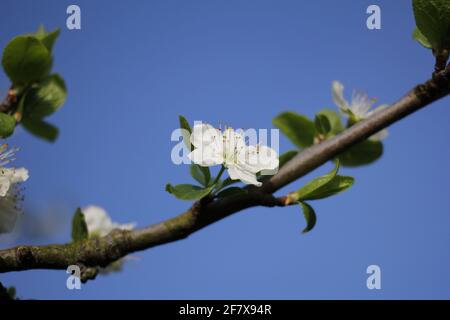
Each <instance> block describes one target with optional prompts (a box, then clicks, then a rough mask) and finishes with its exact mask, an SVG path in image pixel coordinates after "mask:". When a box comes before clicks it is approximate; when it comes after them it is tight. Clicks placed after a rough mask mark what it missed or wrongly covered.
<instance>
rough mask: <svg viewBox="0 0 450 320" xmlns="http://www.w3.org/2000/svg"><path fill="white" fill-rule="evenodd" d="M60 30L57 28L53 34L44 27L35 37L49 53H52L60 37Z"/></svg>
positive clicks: (41, 27)
mask: <svg viewBox="0 0 450 320" xmlns="http://www.w3.org/2000/svg"><path fill="white" fill-rule="evenodd" d="M60 31H61V30H60V29H59V28H56V29H55V30H53V31H51V32H47V31H45V28H44V26H40V27H39V29H38V31H37V32H36V33H35V34H34V36H35V37H36V38H37V39H38V40H40V41H41V42H42V44H43V45H44V46H45V47H46V48H47V50H48V51H49V52H52V50H53V46H54V44H55V42H56V39H57V38H58V36H59V33H60Z"/></svg>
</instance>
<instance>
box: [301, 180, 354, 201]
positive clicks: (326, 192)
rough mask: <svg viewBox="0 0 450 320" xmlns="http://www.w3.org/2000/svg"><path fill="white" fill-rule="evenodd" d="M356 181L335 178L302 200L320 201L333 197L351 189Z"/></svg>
mask: <svg viewBox="0 0 450 320" xmlns="http://www.w3.org/2000/svg"><path fill="white" fill-rule="evenodd" d="M354 181H355V179H354V178H353V177H348V176H335V177H334V178H333V179H331V180H330V181H329V182H328V183H327V184H325V185H323V186H321V187H320V188H317V189H316V190H314V191H312V192H311V193H309V194H308V195H307V196H303V197H301V200H318V199H323V198H328V197H331V196H333V195H335V194H338V193H341V192H343V191H345V190H347V189H348V188H350V187H351V186H352V185H353V183H354Z"/></svg>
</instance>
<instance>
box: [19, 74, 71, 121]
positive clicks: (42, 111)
mask: <svg viewBox="0 0 450 320" xmlns="http://www.w3.org/2000/svg"><path fill="white" fill-rule="evenodd" d="M66 96H67V89H66V85H65V83H64V80H63V78H62V77H61V76H60V75H58V74H52V75H50V76H48V77H46V78H45V79H43V80H42V81H40V82H39V83H37V84H35V85H34V86H33V87H32V88H30V90H29V91H28V92H27V94H26V96H25V106H24V117H25V118H38V119H41V118H44V117H46V116H48V115H50V114H52V113H54V112H56V111H57V110H58V109H59V108H60V107H61V106H62V105H63V104H64V102H65V101H66Z"/></svg>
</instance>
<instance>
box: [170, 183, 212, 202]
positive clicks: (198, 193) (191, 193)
mask: <svg viewBox="0 0 450 320" xmlns="http://www.w3.org/2000/svg"><path fill="white" fill-rule="evenodd" d="M212 189H213V186H211V187H207V188H202V187H199V186H194V185H192V184H178V185H175V186H172V185H171V184H167V185H166V191H167V192H169V193H171V194H173V195H174V196H175V197H176V198H177V199H180V200H199V199H201V198H204V197H205V196H207V195H208V194H209V193H210V192H211V190H212Z"/></svg>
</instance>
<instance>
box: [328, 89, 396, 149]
mask: <svg viewBox="0 0 450 320" xmlns="http://www.w3.org/2000/svg"><path fill="white" fill-rule="evenodd" d="M332 95H333V101H334V103H335V104H336V105H337V106H338V107H339V109H340V110H341V112H342V113H344V114H345V115H346V116H348V117H349V118H350V119H351V120H352V121H354V122H358V121H361V120H363V119H366V118H368V117H370V116H371V115H373V114H374V113H375V112H378V111H380V110H383V109H385V108H387V107H388V105H386V104H384V105H380V106H378V107H377V108H375V109H373V110H370V109H371V108H372V106H373V104H374V100H373V99H370V98H369V96H368V95H367V93H365V92H363V91H359V90H354V91H353V95H352V101H351V104H349V103H348V102H347V100H345V98H344V85H343V84H342V83H340V82H339V81H333V84H332ZM387 135H388V131H387V130H386V129H383V130H381V131H379V132H378V133H376V134H374V135H373V136H371V137H370V139H372V140H375V141H379V140H383V139H385V138H386V137H387Z"/></svg>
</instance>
